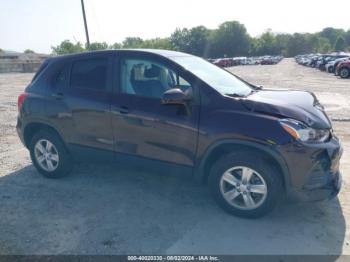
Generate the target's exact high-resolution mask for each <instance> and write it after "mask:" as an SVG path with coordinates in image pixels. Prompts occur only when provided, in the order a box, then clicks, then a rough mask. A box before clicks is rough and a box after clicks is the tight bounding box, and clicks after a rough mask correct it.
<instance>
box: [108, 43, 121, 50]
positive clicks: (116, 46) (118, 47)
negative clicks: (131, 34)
mask: <svg viewBox="0 0 350 262" xmlns="http://www.w3.org/2000/svg"><path fill="white" fill-rule="evenodd" d="M122 47H123V45H122V44H120V43H114V44H113V45H110V46H109V48H110V49H120V48H122Z"/></svg>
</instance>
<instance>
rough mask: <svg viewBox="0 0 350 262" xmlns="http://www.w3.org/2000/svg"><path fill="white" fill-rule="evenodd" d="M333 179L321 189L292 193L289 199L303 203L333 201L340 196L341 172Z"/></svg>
mask: <svg viewBox="0 0 350 262" xmlns="http://www.w3.org/2000/svg"><path fill="white" fill-rule="evenodd" d="M333 177H334V179H333V180H331V181H330V182H329V183H328V184H327V185H325V186H323V187H321V188H317V189H312V190H303V191H291V192H290V193H289V199H290V200H294V201H302V202H304V201H321V200H326V199H332V198H334V197H336V196H337V195H338V193H339V192H340V189H341V185H342V175H341V173H340V172H337V173H336V174H335V175H333Z"/></svg>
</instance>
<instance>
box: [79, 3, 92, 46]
mask: <svg viewBox="0 0 350 262" xmlns="http://www.w3.org/2000/svg"><path fill="white" fill-rule="evenodd" d="M81 9H82V11H83V18H84V26H85V35H86V46H87V48H88V49H89V48H90V39H89V31H88V27H87V23H86V14H85V7H84V0H81Z"/></svg>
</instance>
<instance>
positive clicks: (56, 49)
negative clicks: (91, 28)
mask: <svg viewBox="0 0 350 262" xmlns="http://www.w3.org/2000/svg"><path fill="white" fill-rule="evenodd" d="M51 49H52V53H53V54H56V55H63V54H73V53H80V52H83V51H85V49H84V48H83V46H82V44H81V43H80V42H77V43H76V44H73V43H72V42H70V41H69V40H64V41H63V42H62V43H61V44H59V45H58V46H52V47H51Z"/></svg>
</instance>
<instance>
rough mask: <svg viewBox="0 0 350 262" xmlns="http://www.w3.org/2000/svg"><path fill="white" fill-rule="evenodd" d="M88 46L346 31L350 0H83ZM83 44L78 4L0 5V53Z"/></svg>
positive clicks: (71, 0)
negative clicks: (135, 39) (229, 32)
mask: <svg viewBox="0 0 350 262" xmlns="http://www.w3.org/2000/svg"><path fill="white" fill-rule="evenodd" d="M84 2H85V9H86V14H87V23H88V27H89V34H90V41H91V42H95V41H98V42H102V41H105V42H107V43H108V44H113V43H115V42H121V41H122V40H123V39H124V38H125V37H128V36H139V37H141V38H155V37H167V36H170V34H171V33H172V32H173V31H174V30H175V29H176V28H184V27H187V28H191V27H194V26H199V25H204V26H206V27H207V28H210V29H214V28H217V27H218V25H219V24H221V23H223V22H225V21H232V20H236V21H239V22H240V23H243V24H244V25H245V26H246V28H247V31H248V33H249V34H250V35H251V36H257V35H259V34H261V33H263V32H264V31H266V30H267V29H272V31H273V32H284V33H294V32H310V33H314V32H317V31H320V30H322V29H323V28H325V27H329V26H331V27H335V28H343V29H345V30H348V29H350V0H337V1H329V0H327V1H325V0H292V1H285V0H215V1H213V0H175V1H167V0H85V1H84ZM65 39H68V40H71V41H73V42H76V41H80V42H82V43H85V41H86V40H85V32H84V24H83V17H82V11H81V4H80V0H0V48H1V49H4V50H13V51H24V50H25V49H32V50H34V51H35V52H40V53H51V46H54V45H58V44H59V43H60V42H62V41H63V40H65Z"/></svg>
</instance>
